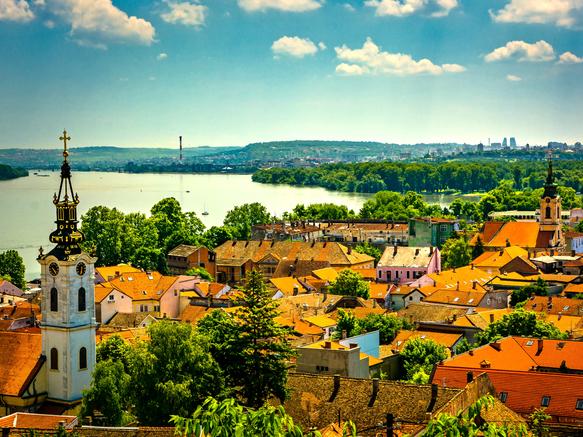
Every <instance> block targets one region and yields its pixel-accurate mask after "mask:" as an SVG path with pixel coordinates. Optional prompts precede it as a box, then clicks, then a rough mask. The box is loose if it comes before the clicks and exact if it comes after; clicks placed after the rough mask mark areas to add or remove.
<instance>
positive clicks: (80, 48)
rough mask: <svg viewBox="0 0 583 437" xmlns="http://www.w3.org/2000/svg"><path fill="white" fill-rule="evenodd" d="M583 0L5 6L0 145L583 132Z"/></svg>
mask: <svg viewBox="0 0 583 437" xmlns="http://www.w3.org/2000/svg"><path fill="white" fill-rule="evenodd" d="M581 78H583V0H364V1H363V0H326V1H324V0H199V1H195V0H190V1H182V0H175V1H146V0H123V1H121V0H115V1H113V3H112V1H111V0H0V114H2V115H1V117H0V147H56V146H57V145H58V141H57V140H56V138H57V137H58V135H59V132H61V131H62V129H63V127H66V128H67V129H68V131H69V132H70V133H71V136H72V137H73V140H72V145H73V146H88V145H119V146H163V147H168V146H173V145H174V144H175V143H176V141H177V140H176V139H177V136H178V135H183V136H184V142H185V145H186V146H200V145H244V144H246V143H248V142H254V141H269V140H285V139H349V140H377V141H386V142H403V143H404V142H409V143H413V142H431V141H456V142H471V143H476V142H479V141H483V142H486V141H487V140H488V138H489V137H491V138H492V141H499V140H500V139H501V137H503V136H515V137H517V140H518V142H519V144H525V143H526V142H530V143H531V144H533V143H534V144H536V143H539V144H540V143H546V142H547V141H549V140H560V141H568V142H573V141H580V140H582V139H583V132H582V127H581V117H582V115H583V83H582V80H581Z"/></svg>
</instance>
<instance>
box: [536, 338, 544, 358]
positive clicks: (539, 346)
mask: <svg viewBox="0 0 583 437" xmlns="http://www.w3.org/2000/svg"><path fill="white" fill-rule="evenodd" d="M543 342H544V340H543V339H542V338H539V339H538V341H537V344H536V354H537V355H540V354H541V352H542V351H543V345H544V343H543Z"/></svg>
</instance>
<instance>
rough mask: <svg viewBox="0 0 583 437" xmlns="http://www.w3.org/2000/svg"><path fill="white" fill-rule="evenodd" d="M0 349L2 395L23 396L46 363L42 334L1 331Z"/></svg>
mask: <svg viewBox="0 0 583 437" xmlns="http://www.w3.org/2000/svg"><path fill="white" fill-rule="evenodd" d="M0 351H2V353H0V395H8V396H22V393H23V392H24V390H26V388H27V386H28V384H30V382H31V381H32V378H34V376H35V375H36V373H37V372H38V371H39V370H40V368H41V366H42V364H43V363H44V359H42V358H41V353H42V340H41V336H40V335H39V334H32V333H24V332H1V331H0Z"/></svg>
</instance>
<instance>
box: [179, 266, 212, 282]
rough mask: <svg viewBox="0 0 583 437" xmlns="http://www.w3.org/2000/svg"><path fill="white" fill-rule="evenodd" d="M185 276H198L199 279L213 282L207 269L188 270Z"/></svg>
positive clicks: (195, 268)
mask: <svg viewBox="0 0 583 437" xmlns="http://www.w3.org/2000/svg"><path fill="white" fill-rule="evenodd" d="M185 275H186V276H198V277H199V278H200V279H204V280H205V281H209V282H213V281H214V278H213V275H211V274H210V273H209V272H208V271H207V269H205V268H204V267H193V268H191V269H188V270H187V271H186V273H185Z"/></svg>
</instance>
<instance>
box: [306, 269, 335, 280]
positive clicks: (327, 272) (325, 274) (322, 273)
mask: <svg viewBox="0 0 583 437" xmlns="http://www.w3.org/2000/svg"><path fill="white" fill-rule="evenodd" d="M312 275H314V276H315V277H317V278H319V279H321V280H322V281H326V282H333V281H335V280H336V278H337V277H338V269H335V268H334V267H326V268H323V269H317V270H314V271H313V272H312Z"/></svg>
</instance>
